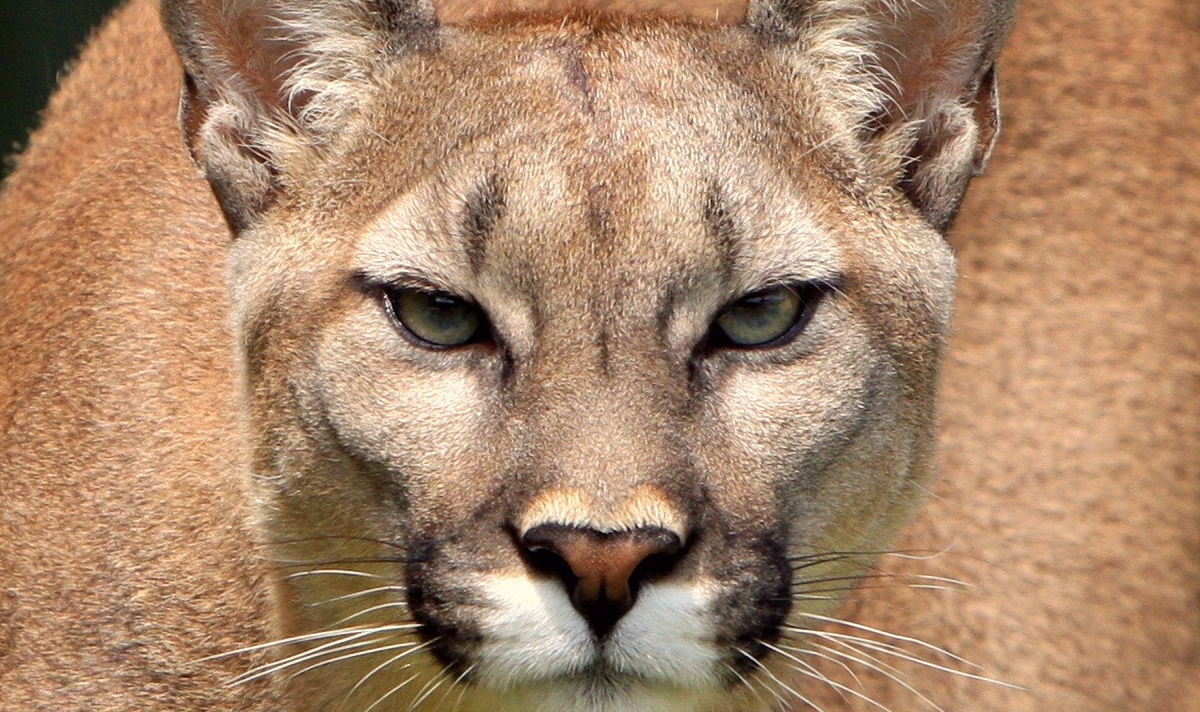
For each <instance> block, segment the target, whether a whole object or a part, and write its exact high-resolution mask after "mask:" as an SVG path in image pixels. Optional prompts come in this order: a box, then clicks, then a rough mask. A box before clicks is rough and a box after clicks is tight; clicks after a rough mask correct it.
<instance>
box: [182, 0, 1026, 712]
mask: <svg viewBox="0 0 1200 712" xmlns="http://www.w3.org/2000/svg"><path fill="white" fill-rule="evenodd" d="M164 9H165V16H166V20H167V25H168V28H169V30H170V32H171V33H172V36H173V38H174V40H175V42H176V45H177V47H178V48H179V51H180V54H181V56H182V58H183V61H184V65H185V68H186V71H187V81H186V86H185V91H184V99H183V102H182V110H181V121H182V124H183V128H184V132H185V136H186V139H187V142H188V145H189V147H190V148H191V150H192V153H193V155H194V156H195V157H196V159H197V161H198V162H199V164H200V165H201V166H202V167H203V168H204V170H205V171H206V173H207V175H208V177H209V179H210V181H211V183H212V185H213V188H214V192H215V195H216V196H217V199H218V200H219V202H220V204H221V206H222V208H223V209H224V211H225V214H226V215H227V217H228V219H229V222H230V225H231V226H232V228H233V230H234V231H235V232H236V234H237V237H236V240H235V242H234V244H233V246H232V247H231V250H232V253H231V258H230V277H229V280H230V289H231V291H232V295H233V299H234V304H235V310H236V314H235V315H234V317H235V321H236V328H237V333H238V334H239V338H240V344H239V346H240V354H241V358H242V361H243V363H244V370H245V398H246V403H247V413H248V422H249V425H250V431H251V433H252V437H253V447H254V458H253V459H254V463H255V470H254V473H253V476H254V478H255V482H256V486H257V492H258V494H259V497H260V499H261V506H260V518H261V522H260V525H261V531H262V532H263V536H264V538H265V540H266V541H267V543H268V545H269V547H270V551H271V552H272V554H273V556H275V557H276V558H277V559H278V561H279V563H280V574H279V576H278V580H277V581H276V595H277V598H278V615H279V620H278V624H279V627H280V631H281V636H283V643H281V646H280V647H281V648H282V649H283V652H282V654H281V657H280V659H279V660H278V661H277V662H276V663H274V664H273V665H270V666H267V667H266V668H263V669H261V670H257V671H252V672H251V673H250V674H249V675H248V676H249V677H253V676H258V675H265V674H276V675H278V676H280V677H281V678H284V679H286V680H287V681H288V684H289V686H290V689H291V690H292V691H293V694H294V695H295V700H294V703H293V704H294V705H295V706H296V707H297V708H299V709H324V708H326V707H327V706H328V705H331V704H334V703H338V702H353V704H354V705H355V707H354V708H355V709H362V710H370V709H380V710H382V709H407V708H409V707H416V708H426V709H441V708H442V707H441V706H445V707H446V709H450V708H454V709H468V710H490V711H496V710H501V711H503V710H513V711H520V712H528V711H531V710H547V711H550V710H554V711H564V710H578V711H579V712H615V711H617V710H630V711H640V710H685V709H687V710H697V709H702V710H719V709H739V710H744V709H751V708H759V707H763V706H764V705H765V703H764V702H763V701H762V700H761V699H759V698H758V696H756V694H750V693H752V692H754V691H753V690H752V689H751V688H750V687H749V686H748V685H749V681H750V680H752V679H753V678H754V676H756V675H772V674H774V673H773V672H772V671H773V670H774V669H775V666H777V665H779V664H780V655H779V654H778V652H779V646H781V645H784V644H785V642H786V640H787V639H788V637H789V636H790V635H791V634H792V632H793V631H795V630H796V629H803V628H807V627H811V626H812V625H814V624H815V623H816V622H817V621H819V620H820V618H821V617H823V615H824V614H825V613H827V612H828V611H829V610H830V609H831V608H832V607H833V606H835V605H836V603H837V598H838V595H839V594H838V593H837V592H838V591H840V590H843V589H845V588H846V586H845V585H836V584H830V583H825V584H823V585H821V584H819V583H817V582H822V581H825V582H830V581H834V582H836V581H841V582H845V581H847V580H850V579H853V578H854V577H855V576H856V575H859V574H861V572H862V567H863V566H864V565H866V564H868V563H869V560H870V557H871V556H872V554H871V552H879V551H880V550H883V549H886V547H887V545H888V541H889V538H890V536H891V535H892V533H893V532H894V531H895V530H896V528H897V527H898V526H899V525H900V524H902V523H903V522H904V521H905V519H906V517H907V516H908V515H909V513H910V512H911V510H912V509H913V507H914V505H915V504H916V503H917V501H918V500H919V497H920V493H921V491H922V485H923V483H924V482H925V481H926V480H927V479H928V477H929V476H930V471H931V451H932V447H933V433H934V424H935V413H934V410H935V409H934V401H935V382H936V377H937V372H938V367H939V362H940V358H941V353H942V347H943V340H944V336H945V333H946V329H947V322H948V319H949V316H950V312H951V301H952V288H953V279H954V260H953V258H952V255H951V252H950V249H949V248H948V247H947V245H946V244H945V242H944V240H943V238H942V235H941V230H942V229H943V228H944V227H945V226H946V224H947V223H948V222H949V220H950V218H951V217H952V215H953V213H954V211H955V209H956V207H957V205H958V202H959V200H960V199H961V197H962V194H963V191H964V190H965V187H966V183H967V181H968V179H969V177H970V176H971V175H972V174H973V173H974V172H975V171H977V170H979V169H980V168H981V167H982V165H983V163H984V161H985V160H986V157H987V153H988V149H989V146H990V142H991V139H992V137H993V136H994V133H995V127H996V102H995V96H994V92H993V89H994V82H993V76H994V73H993V71H992V69H993V63H994V61H995V55H996V51H997V47H998V44H999V41H1000V39H1001V37H1002V36H1003V34H1004V32H1005V30H1006V28H1007V23H1008V20H1009V17H1010V15H1011V7H1010V6H1009V3H1003V2H999V1H998V0H997V1H995V2H989V1H988V0H975V1H973V2H954V3H951V2H942V1H939V0H927V1H925V2H920V3H918V2H905V1H902V0H888V1H886V2H885V1H884V0H877V1H873V0H858V1H854V0H813V1H812V2H792V1H791V0H756V2H754V3H752V4H751V5H749V6H748V7H745V8H741V10H740V11H739V12H730V13H727V14H726V16H725V18H726V20H729V19H730V18H732V20H733V21H726V22H702V21H700V20H697V19H696V18H695V17H692V18H686V17H685V18H682V19H681V18H679V17H675V18H670V17H662V15H669V14H671V13H667V12H663V13H657V14H655V13H640V14H629V13H626V14H619V13H612V12H605V13H588V12H574V11H571V12H565V13H563V12H520V13H514V12H505V13H504V14H502V15H497V14H496V13H482V12H477V13H474V14H472V13H459V14H455V11H452V10H443V11H442V13H441V16H440V17H439V13H438V11H437V10H435V8H433V7H430V6H428V5H427V4H425V3H424V2H423V1H422V0H327V1H326V2H320V3H285V2H282V0H238V1H237V2H230V1H228V0H226V1H223V2H218V1H217V0H167V1H166V2H165V3H164ZM535 9H536V8H535ZM675 14H676V15H678V14H680V13H675ZM683 14H687V13H683ZM818 591H821V592H824V593H818ZM422 706H423V707H422Z"/></svg>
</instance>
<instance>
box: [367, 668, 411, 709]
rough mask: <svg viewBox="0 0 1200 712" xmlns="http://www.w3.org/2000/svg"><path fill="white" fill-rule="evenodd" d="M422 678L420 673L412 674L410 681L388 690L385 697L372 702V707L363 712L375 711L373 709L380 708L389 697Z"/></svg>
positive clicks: (384, 694) (407, 680)
mask: <svg viewBox="0 0 1200 712" xmlns="http://www.w3.org/2000/svg"><path fill="white" fill-rule="evenodd" d="M420 676H421V673H419V672H417V673H413V674H412V675H411V676H410V677H409V678H408V679H406V680H405V681H404V682H402V683H400V684H399V685H396V686H395V687H393V688H392V689H390V690H388V691H387V692H385V693H383V695H382V696H381V697H380V698H379V699H377V700H375V701H374V702H372V703H371V706H370V707H368V708H366V709H365V710H363V712H371V710H373V709H375V708H376V707H378V706H379V705H381V704H383V701H384V700H386V699H387V698H389V697H391V696H392V695H394V694H396V693H397V692H399V691H400V690H402V689H404V687H405V686H407V685H408V684H409V683H411V682H412V681H413V680H416V679H417V678H418V677H420Z"/></svg>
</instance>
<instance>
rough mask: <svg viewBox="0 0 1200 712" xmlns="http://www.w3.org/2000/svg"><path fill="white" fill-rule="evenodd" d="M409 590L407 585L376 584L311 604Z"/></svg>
mask: <svg viewBox="0 0 1200 712" xmlns="http://www.w3.org/2000/svg"><path fill="white" fill-rule="evenodd" d="M407 590H408V587H407V586H376V587H375V588H368V589H366V590H364V591H356V592H355V593H347V594H345V595H343V596H335V597H333V598H327V599H325V600H324V601H318V602H316V603H311V604H309V605H310V606H314V607H316V606H327V605H329V604H332V603H341V602H343V601H352V600H354V599H357V598H366V597H367V596H371V595H373V594H376V593H385V592H388V591H396V592H399V593H404V592H406V591H407Z"/></svg>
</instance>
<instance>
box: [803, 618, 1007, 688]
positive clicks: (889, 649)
mask: <svg viewBox="0 0 1200 712" xmlns="http://www.w3.org/2000/svg"><path fill="white" fill-rule="evenodd" d="M818 637H829V638H839V639H841V640H845V641H846V642H848V643H849V644H851V645H853V646H855V647H859V648H867V649H869V650H874V651H875V652H878V653H882V654H884V655H890V656H892V657H894V658H899V659H901V660H905V661H908V662H910V663H915V664H917V665H923V666H925V667H927V668H930V669H932V670H937V671H939V672H945V673H949V674H951V675H956V676H958V677H962V678H966V679H969V680H978V681H979V682H987V683H990V684H992V685H1000V686H1001V687H1007V688H1010V689H1013V690H1023V689H1025V688H1023V687H1021V686H1020V685H1014V684H1012V683H1011V682H1004V681H1003V680H997V679H995V678H991V677H987V676H985V675H977V674H975V673H970V672H966V671H964V670H956V669H954V668H952V667H948V666H946V665H939V664H938V663H935V662H931V661H929V660H925V659H924V658H919V657H917V656H915V655H913V654H912V653H909V652H906V651H903V650H896V646H894V645H887V644H886V643H880V642H879V641H875V640H870V639H868V638H860V637H858V636H853V635H841V634H838V633H831V632H829V631H820V633H819V635H818ZM951 657H954V658H955V659H956V660H959V661H961V662H963V663H964V664H966V665H970V666H971V667H974V668H979V666H978V665H976V664H974V663H971V662H967V661H965V660H962V658H959V657H957V656H953V655H952V656H951Z"/></svg>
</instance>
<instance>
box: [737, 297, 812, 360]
mask: <svg viewBox="0 0 1200 712" xmlns="http://www.w3.org/2000/svg"><path fill="white" fill-rule="evenodd" d="M821 293H822V292H821V290H820V289H819V288H818V287H815V286H813V287H812V288H805V287H800V288H795V287H790V286H781V287H773V288H771V289H765V290H763V291H761V292H755V293H753V294H750V295H747V296H745V297H743V298H741V299H739V300H738V301H736V302H734V303H733V304H731V305H730V306H729V307H727V308H726V309H725V311H723V312H721V314H720V315H719V316H718V317H717V319H716V322H715V324H714V327H715V329H714V332H715V335H716V336H718V337H719V339H718V341H720V342H724V343H725V344H727V345H730V346H735V347H740V348H756V347H768V346H775V345H781V344H783V343H786V342H787V341H789V340H790V339H791V338H794V337H795V336H796V335H798V334H799V333H800V331H801V330H803V328H804V326H805V325H806V323H807V322H808V319H809V317H810V316H811V313H812V311H813V307H815V305H816V303H817V301H818V300H819V298H820V296H821Z"/></svg>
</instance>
